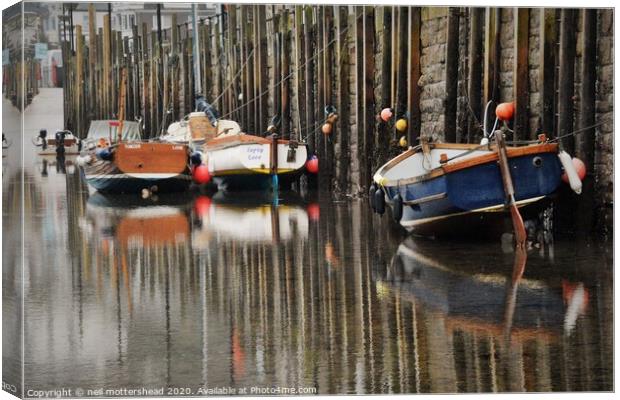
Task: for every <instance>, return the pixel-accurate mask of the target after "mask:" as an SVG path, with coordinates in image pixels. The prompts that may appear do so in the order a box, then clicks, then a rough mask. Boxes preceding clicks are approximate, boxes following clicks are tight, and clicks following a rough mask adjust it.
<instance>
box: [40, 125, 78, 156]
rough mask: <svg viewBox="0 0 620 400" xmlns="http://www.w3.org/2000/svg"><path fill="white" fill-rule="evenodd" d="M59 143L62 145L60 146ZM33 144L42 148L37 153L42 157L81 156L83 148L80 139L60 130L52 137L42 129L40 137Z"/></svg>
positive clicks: (69, 132)
mask: <svg viewBox="0 0 620 400" xmlns="http://www.w3.org/2000/svg"><path fill="white" fill-rule="evenodd" d="M59 143H61V144H62V145H61V146H59V145H58V144H59ZM33 144H34V145H35V146H37V147H40V150H38V151H37V154H38V155H40V156H51V155H54V156H56V155H59V156H60V155H75V154H80V150H81V147H82V146H81V143H80V139H78V138H77V137H75V136H74V135H73V133H71V131H67V130H59V131H56V132H55V133H54V134H53V135H50V134H48V133H47V130H45V129H41V131H40V132H39V136H37V137H35V138H34V139H33Z"/></svg>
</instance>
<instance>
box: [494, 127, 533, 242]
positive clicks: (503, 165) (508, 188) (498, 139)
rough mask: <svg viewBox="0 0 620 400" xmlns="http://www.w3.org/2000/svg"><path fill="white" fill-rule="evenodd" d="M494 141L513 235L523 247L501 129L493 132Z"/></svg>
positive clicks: (519, 214) (521, 221)
mask: <svg viewBox="0 0 620 400" xmlns="http://www.w3.org/2000/svg"><path fill="white" fill-rule="evenodd" d="M495 143H497V155H498V157H499V169H500V172H501V174H502V183H503V184H504V192H505V193H506V199H507V200H508V207H509V208H510V215H511V217H512V226H513V227H514V231H515V237H516V239H517V247H523V246H524V244H525V239H526V237H527V235H526V233H525V226H524V225H523V218H522V217H521V213H520V212H519V209H518V208H517V202H516V201H515V190H514V186H513V185H512V177H511V176H510V167H509V166H508V155H507V154H506V142H505V141H504V134H503V133H502V132H501V131H496V132H495Z"/></svg>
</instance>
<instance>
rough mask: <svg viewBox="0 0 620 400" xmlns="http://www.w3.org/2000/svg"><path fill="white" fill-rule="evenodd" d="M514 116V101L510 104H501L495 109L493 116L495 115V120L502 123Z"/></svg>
mask: <svg viewBox="0 0 620 400" xmlns="http://www.w3.org/2000/svg"><path fill="white" fill-rule="evenodd" d="M514 114H515V103H514V101H513V102H510V103H501V104H500V105H498V106H497V108H496V109H495V115H497V118H499V119H501V120H502V121H509V120H511V119H512V117H513V116H514Z"/></svg>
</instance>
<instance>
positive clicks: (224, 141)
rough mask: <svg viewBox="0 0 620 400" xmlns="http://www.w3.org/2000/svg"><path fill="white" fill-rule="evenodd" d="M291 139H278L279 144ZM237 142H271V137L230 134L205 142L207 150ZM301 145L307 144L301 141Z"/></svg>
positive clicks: (286, 142)
mask: <svg viewBox="0 0 620 400" xmlns="http://www.w3.org/2000/svg"><path fill="white" fill-rule="evenodd" d="M289 143H290V141H289V140H284V139H278V144H289ZM236 144H271V139H268V138H264V137H260V136H254V135H245V134H240V135H230V136H225V137H218V138H215V139H211V140H209V141H207V143H206V144H205V146H206V148H207V150H215V149H221V148H226V147H230V146H232V145H236ZM299 145H300V146H302V145H305V144H304V143H299Z"/></svg>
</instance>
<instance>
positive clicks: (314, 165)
mask: <svg viewBox="0 0 620 400" xmlns="http://www.w3.org/2000/svg"><path fill="white" fill-rule="evenodd" d="M306 170H307V171H308V172H310V173H311V174H317V173H318V172H319V159H318V158H316V156H312V157H311V158H310V159H309V160H308V161H306Z"/></svg>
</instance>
